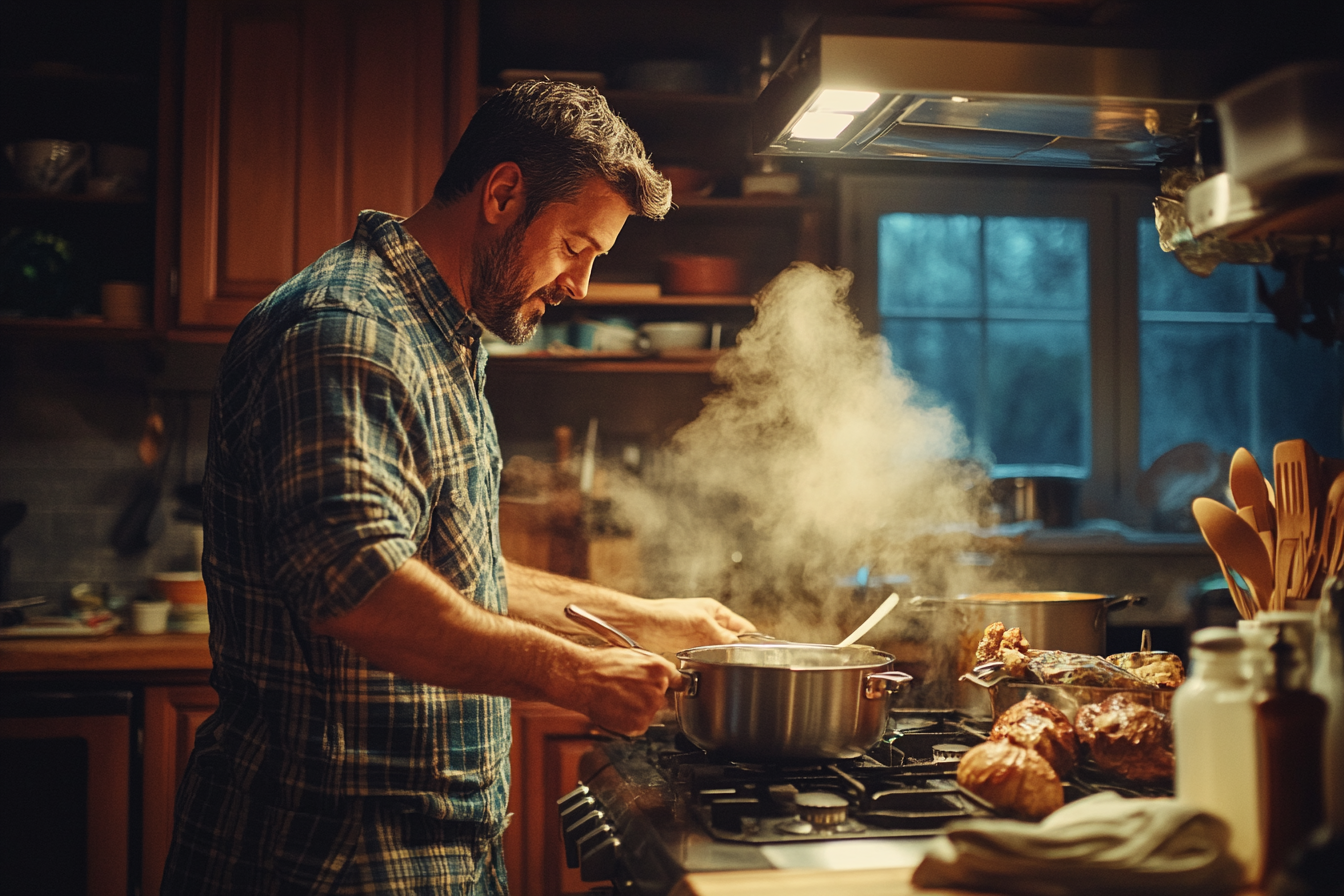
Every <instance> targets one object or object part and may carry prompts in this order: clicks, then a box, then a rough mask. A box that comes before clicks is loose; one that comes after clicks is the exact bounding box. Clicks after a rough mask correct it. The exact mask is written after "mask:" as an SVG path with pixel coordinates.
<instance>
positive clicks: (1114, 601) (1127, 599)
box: [1102, 594, 1148, 610]
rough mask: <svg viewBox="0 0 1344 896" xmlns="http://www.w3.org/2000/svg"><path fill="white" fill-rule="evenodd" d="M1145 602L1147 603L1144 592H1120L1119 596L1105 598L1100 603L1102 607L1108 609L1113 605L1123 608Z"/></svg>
mask: <svg viewBox="0 0 1344 896" xmlns="http://www.w3.org/2000/svg"><path fill="white" fill-rule="evenodd" d="M1146 603H1148V595H1146V594H1122V595H1121V596H1119V597H1111V598H1107V599H1106V602H1105V603H1104V604H1102V609H1106V610H1109V609H1111V608H1113V607H1114V608H1119V609H1121V610H1123V609H1124V608H1125V607H1141V606H1143V605H1144V604H1146Z"/></svg>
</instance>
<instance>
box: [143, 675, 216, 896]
mask: <svg viewBox="0 0 1344 896" xmlns="http://www.w3.org/2000/svg"><path fill="white" fill-rule="evenodd" d="M218 704H219V699H218V697H217V696H216V694H215V691H214V689H213V688H209V687H199V686H198V687H191V686H182V687H147V688H145V751H144V808H143V815H144V850H143V853H142V854H143V857H144V875H143V879H144V890H143V892H144V896H158V892H159V883H160V882H161V881H162V879H163V863H164V861H165V860H167V858H168V844H169V843H171V842H172V839H173V801H174V799H175V798H176V796H177V785H178V783H179V782H181V780H182V774H183V772H185V771H186V767H187V757H188V756H190V755H191V747H192V744H193V743H195V739H196V729H197V728H198V727H199V726H200V724H201V723H202V722H204V721H205V719H206V717H207V716H209V715H210V713H212V712H214V711H215V707H216V706H217V705H218Z"/></svg>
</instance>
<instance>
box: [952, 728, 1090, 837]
mask: <svg viewBox="0 0 1344 896" xmlns="http://www.w3.org/2000/svg"><path fill="white" fill-rule="evenodd" d="M957 783H958V784H960V785H961V786H962V787H964V788H966V789H967V790H969V791H970V792H971V793H973V794H975V795H976V796H978V797H980V798H981V799H982V800H984V801H985V802H987V803H989V804H990V805H992V806H994V807H995V808H997V809H1001V810H1003V811H1004V812H1008V813H1010V814H1012V815H1016V816H1017V817H1018V818H1026V819H1030V820H1032V821H1035V820H1036V819H1039V818H1044V817H1045V816H1047V815H1049V814H1050V813H1051V812H1053V811H1055V810H1056V809H1058V808H1059V807H1060V806H1062V805H1064V785H1063V784H1062V783H1060V780H1059V775H1057V774H1055V770H1054V769H1052V768H1051V767H1050V763H1048V762H1046V761H1045V760H1044V759H1042V758H1041V756H1040V755H1039V754H1038V753H1037V752H1036V751H1035V750H1028V749H1027V748H1025V747H1019V746H1017V745H1016V744H1011V743H1008V742H1007V741H1002V740H987V741H985V742H984V743H982V744H977V745H976V746H974V747H971V748H970V749H969V750H967V751H966V753H965V754H964V755H963V756H962V757H961V764H960V765H958V766H957Z"/></svg>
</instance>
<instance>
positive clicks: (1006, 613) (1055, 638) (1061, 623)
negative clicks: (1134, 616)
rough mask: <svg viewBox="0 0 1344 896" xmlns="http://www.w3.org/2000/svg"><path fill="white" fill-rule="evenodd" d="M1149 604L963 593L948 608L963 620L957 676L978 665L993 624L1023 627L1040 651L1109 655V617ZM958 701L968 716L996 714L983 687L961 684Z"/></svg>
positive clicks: (1052, 594)
mask: <svg viewBox="0 0 1344 896" xmlns="http://www.w3.org/2000/svg"><path fill="white" fill-rule="evenodd" d="M1143 601H1144V598H1143V596H1142V595H1137V594H1126V595H1123V596H1121V597H1116V596H1113V595H1109V594H1088V593H1083V592H1076V591H1021V592H1004V593H996V594H963V595H960V596H959V597H955V598H952V599H951V600H948V601H946V605H947V609H948V610H950V611H951V612H953V613H955V614H956V615H957V617H958V621H957V624H956V627H957V629H958V630H959V631H960V636H959V640H958V643H957V644H956V645H955V647H954V651H955V654H956V657H957V659H956V662H955V666H954V669H955V674H956V675H960V674H961V673H963V672H969V671H970V670H971V667H972V666H974V665H975V648H976V645H977V644H979V642H980V638H981V636H982V635H983V634H984V631H985V627H986V626H988V625H989V624H990V623H993V622H1002V623H1003V624H1004V626H1005V627H1006V628H1013V627H1014V626H1016V627H1018V628H1020V629H1021V630H1022V634H1023V635H1024V636H1025V637H1026V639H1027V641H1028V642H1029V643H1030V644H1031V646H1032V647H1035V648H1040V649H1044V650H1067V651H1069V652H1070V653H1086V654H1090V655H1092V656H1104V655H1105V653H1106V617H1107V613H1108V612H1109V611H1110V610H1113V609H1123V608H1124V607H1128V606H1131V605H1135V604H1142V603H1143ZM956 699H957V708H958V709H960V710H961V711H962V712H966V713H970V714H972V715H986V714H988V713H989V712H990V710H991V707H990V705H989V700H988V698H987V697H986V695H985V692H984V691H983V690H981V689H980V688H975V687H972V686H970V685H966V684H961V685H959V686H958V687H957V698H956Z"/></svg>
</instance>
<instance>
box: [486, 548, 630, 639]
mask: <svg viewBox="0 0 1344 896" xmlns="http://www.w3.org/2000/svg"><path fill="white" fill-rule="evenodd" d="M504 570H505V575H506V577H507V579H508V584H509V615H510V616H515V617H517V618H519V619H523V620H526V621H528V622H531V623H533V624H535V625H541V626H545V627H546V628H549V629H552V630H554V631H557V632H564V633H566V634H584V635H591V634H592V632H590V631H589V630H588V629H586V628H584V627H583V626H581V625H579V624H578V623H576V622H574V621H572V620H570V619H569V618H568V617H566V616H565V607H566V606H567V605H568V604H579V605H580V606H582V607H583V608H584V609H585V610H589V611H591V612H593V613H595V614H597V615H598V616H601V617H602V618H603V619H606V620H607V621H608V622H610V623H611V624H612V625H614V626H616V627H617V628H620V627H621V626H622V625H632V624H635V623H636V622H637V621H638V620H637V618H636V615H635V613H633V612H632V611H637V610H638V609H640V604H641V603H642V601H641V600H640V599H639V598H637V597H632V596H631V595H629V594H625V593H624V592H621V591H616V590H615V589H612V588H606V587H604V586H602V585H597V584H594V583H593V582H585V581H581V580H579V579H571V578H569V577H568V576H562V575H557V574H556V573H553V572H546V571H544V570H540V569H535V568H533V567H530V566H522V565H520V564H518V563H512V562H506V563H505V566H504Z"/></svg>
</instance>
